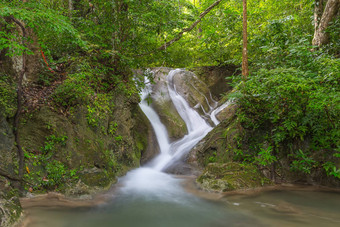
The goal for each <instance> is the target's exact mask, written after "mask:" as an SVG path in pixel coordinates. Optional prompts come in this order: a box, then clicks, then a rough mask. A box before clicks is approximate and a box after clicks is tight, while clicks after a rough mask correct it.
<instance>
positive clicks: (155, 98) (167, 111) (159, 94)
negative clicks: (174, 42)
mask: <svg viewBox="0 0 340 227" xmlns="http://www.w3.org/2000/svg"><path fill="white" fill-rule="evenodd" d="M170 71H171V69H170V68H156V69H154V70H153V72H154V82H155V84H154V85H153V87H152V94H151V100H152V101H151V105H152V107H153V108H154V109H155V111H156V112H157V113H158V115H159V117H160V119H161V121H162V123H163V124H164V125H165V127H166V128H167V130H168V134H169V137H170V139H172V140H176V139H179V138H182V137H183V136H184V135H186V134H187V128H186V125H185V122H184V121H183V119H182V118H181V117H180V116H179V114H178V112H177V110H176V108H175V106H174V105H173V103H172V101H171V98H170V95H169V92H168V87H167V86H168V83H167V75H168V74H169V72H170Z"/></svg>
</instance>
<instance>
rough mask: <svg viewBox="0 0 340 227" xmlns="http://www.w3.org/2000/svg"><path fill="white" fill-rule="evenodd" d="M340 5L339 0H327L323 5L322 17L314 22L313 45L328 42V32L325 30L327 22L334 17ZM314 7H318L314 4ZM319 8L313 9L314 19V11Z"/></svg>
mask: <svg viewBox="0 0 340 227" xmlns="http://www.w3.org/2000/svg"><path fill="white" fill-rule="evenodd" d="M318 2H320V1H318ZM339 6H340V0H328V1H327V4H326V6H325V10H324V11H323V13H322V17H321V19H320V21H319V23H316V26H315V32H314V38H313V41H312V44H313V45H314V46H322V45H325V44H327V43H328V42H329V34H328V33H327V32H326V29H327V28H328V26H329V23H330V22H331V21H332V20H333V19H334V18H335V17H336V15H337V13H338V10H339ZM316 7H320V6H318V5H316ZM318 11H319V9H315V11H314V19H315V13H317V12H318ZM315 22H317V21H315Z"/></svg>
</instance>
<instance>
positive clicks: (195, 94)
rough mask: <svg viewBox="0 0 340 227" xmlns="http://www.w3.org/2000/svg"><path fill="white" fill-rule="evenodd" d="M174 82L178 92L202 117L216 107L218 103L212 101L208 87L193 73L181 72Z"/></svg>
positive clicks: (175, 76)
mask: <svg viewBox="0 0 340 227" xmlns="http://www.w3.org/2000/svg"><path fill="white" fill-rule="evenodd" d="M173 82H174V86H175V89H176V91H177V92H178V93H179V94H180V95H181V96H182V97H184V98H185V99H186V100H187V101H188V103H189V105H190V106H191V107H192V108H195V109H196V110H197V111H198V112H199V113H200V114H201V115H203V116H204V115H205V113H209V112H210V111H211V109H212V108H213V107H215V106H216V104H217V103H216V102H215V101H214V100H213V99H212V97H211V94H210V91H209V88H208V86H207V85H206V84H205V83H204V82H203V81H201V80H200V79H199V78H198V77H197V76H196V75H195V74H194V73H193V72H190V71H184V70H183V71H180V72H179V73H177V74H176V75H174V78H173Z"/></svg>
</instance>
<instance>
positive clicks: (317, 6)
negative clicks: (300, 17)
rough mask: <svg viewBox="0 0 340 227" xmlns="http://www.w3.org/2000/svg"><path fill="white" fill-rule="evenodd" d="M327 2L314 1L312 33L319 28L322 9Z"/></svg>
mask: <svg viewBox="0 0 340 227" xmlns="http://www.w3.org/2000/svg"><path fill="white" fill-rule="evenodd" d="M326 1H327V0H315V3H314V4H315V5H314V29H315V30H314V33H315V32H316V30H317V29H318V27H319V23H320V20H321V17H322V13H323V9H324V7H325V3H326Z"/></svg>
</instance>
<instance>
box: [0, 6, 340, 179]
mask: <svg viewBox="0 0 340 227" xmlns="http://www.w3.org/2000/svg"><path fill="white" fill-rule="evenodd" d="M247 2H248V5H247V6H248V11H247V14H248V57H249V67H250V75H249V77H248V80H247V81H241V78H240V76H238V74H235V76H234V77H233V78H232V79H233V85H234V86H235V89H236V92H234V93H233V94H232V95H231V96H232V97H233V98H236V100H237V102H238V104H239V107H240V108H239V110H238V118H239V120H240V122H241V123H242V125H243V127H244V128H245V129H247V130H249V131H250V132H254V131H256V130H262V131H263V130H265V136H264V137H262V138H261V139H259V140H257V141H253V140H252V139H249V141H247V143H248V144H249V147H248V148H249V149H248V150H247V151H241V150H240V151H239V152H238V153H237V159H238V160H240V161H245V162H253V163H257V164H258V165H260V166H269V165H272V164H273V163H275V162H276V160H278V159H280V158H281V157H283V156H285V157H290V161H291V162H290V164H291V168H292V169H293V170H297V171H302V172H305V173H310V172H311V171H312V170H313V169H323V170H324V171H325V172H326V173H327V175H332V176H335V177H338V178H340V170H339V166H338V163H339V158H340V150H339V149H340V144H339V136H340V135H339V132H340V130H339V112H340V104H339V103H340V97H339V90H340V89H339V79H340V67H339V66H340V60H339V54H340V52H339V51H340V50H339V46H340V43H339V42H340V39H339V35H340V29H339V28H340V26H339V24H340V19H339V12H338V8H339V1H338V0H328V1H320V0H281V1H276V0H248V1H247ZM212 5H213V7H212V8H211V11H209V13H207V14H206V15H204V17H203V16H202V13H203V12H205V11H206V10H207V9H209V7H210V6H212ZM0 9H1V10H0V27H1V31H0V51H2V52H3V53H6V55H8V56H22V55H25V56H29V55H31V54H34V50H32V49H31V48H30V47H32V46H38V48H39V49H41V51H42V53H43V54H44V56H46V60H45V61H46V64H49V66H48V67H51V69H50V70H49V69H48V67H47V66H46V69H45V73H44V74H42V75H41V78H40V81H39V83H40V84H41V85H42V86H49V85H51V84H52V83H53V81H56V80H62V81H63V83H62V84H61V85H59V86H58V87H57V88H56V89H55V91H54V93H53V94H52V96H53V97H54V102H55V103H56V104H57V105H58V106H59V107H60V108H64V109H65V111H71V110H72V107H73V106H75V105H77V104H78V103H79V102H88V103H89V104H88V110H89V113H90V114H89V124H92V125H96V122H97V120H96V117H98V116H99V117H100V114H99V113H106V112H107V111H108V108H107V106H108V103H109V96H108V94H110V92H112V91H113V90H117V89H121V90H122V91H123V92H124V93H125V94H126V95H132V94H136V93H137V90H136V88H135V86H134V82H133V81H132V73H131V69H137V68H147V67H155V66H169V67H196V66H205V65H219V66H221V65H228V64H234V65H237V66H239V65H241V61H242V9H243V8H242V1H241V0H224V1H215V0H191V1H188V0H178V1H170V0H139V1H138V0H115V1H105V0H83V1H82V0H27V1H21V0H1V2H0ZM328 10H329V11H328ZM197 20H199V23H196V24H195V22H197ZM193 24H195V26H194V27H193V26H192V25H193ZM18 26H19V27H18ZM20 27H23V28H22V29H21V30H20ZM24 30H27V32H28V33H29V34H31V35H30V36H28V35H27V36H24V33H25V32H23V31H24ZM315 34H322V35H326V36H327V37H326V38H325V39H323V38H322V39H323V40H324V41H322V42H321V41H320V42H317V41H315V40H314V41H313V37H314V39H318V38H317V37H319V36H318V35H315ZM176 37H177V38H176ZM173 39H176V41H175V42H173V43H172V44H171V45H168V46H165V48H162V46H164V44H166V43H167V42H169V41H171V40H173ZM319 40H321V38H319ZM312 41H313V42H312ZM313 43H314V44H315V45H314V46H313V45H312V44H313ZM46 64H45V63H44V65H46ZM23 68H24V67H23ZM23 70H24V69H23ZM7 80H8V78H7V79H6V78H5V76H4V77H2V78H0V83H1V84H4V86H1V88H0V89H1V90H0V92H1V94H2V95H1V97H0V106H1V108H2V109H3V110H4V113H11V112H13V109H15V107H13V106H11V105H10V104H9V103H10V102H9V101H8V100H9V99H11V98H12V97H13V96H11V94H12V93H13V90H11V89H10V88H9V87H8V86H9V85H8V83H7V82H6V81H7ZM17 86H18V85H17ZM90 101H91V102H90ZM94 113H98V114H94ZM91 114H92V115H91ZM304 141H307V142H308V145H305V144H304ZM299 144H300V145H299Z"/></svg>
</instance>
